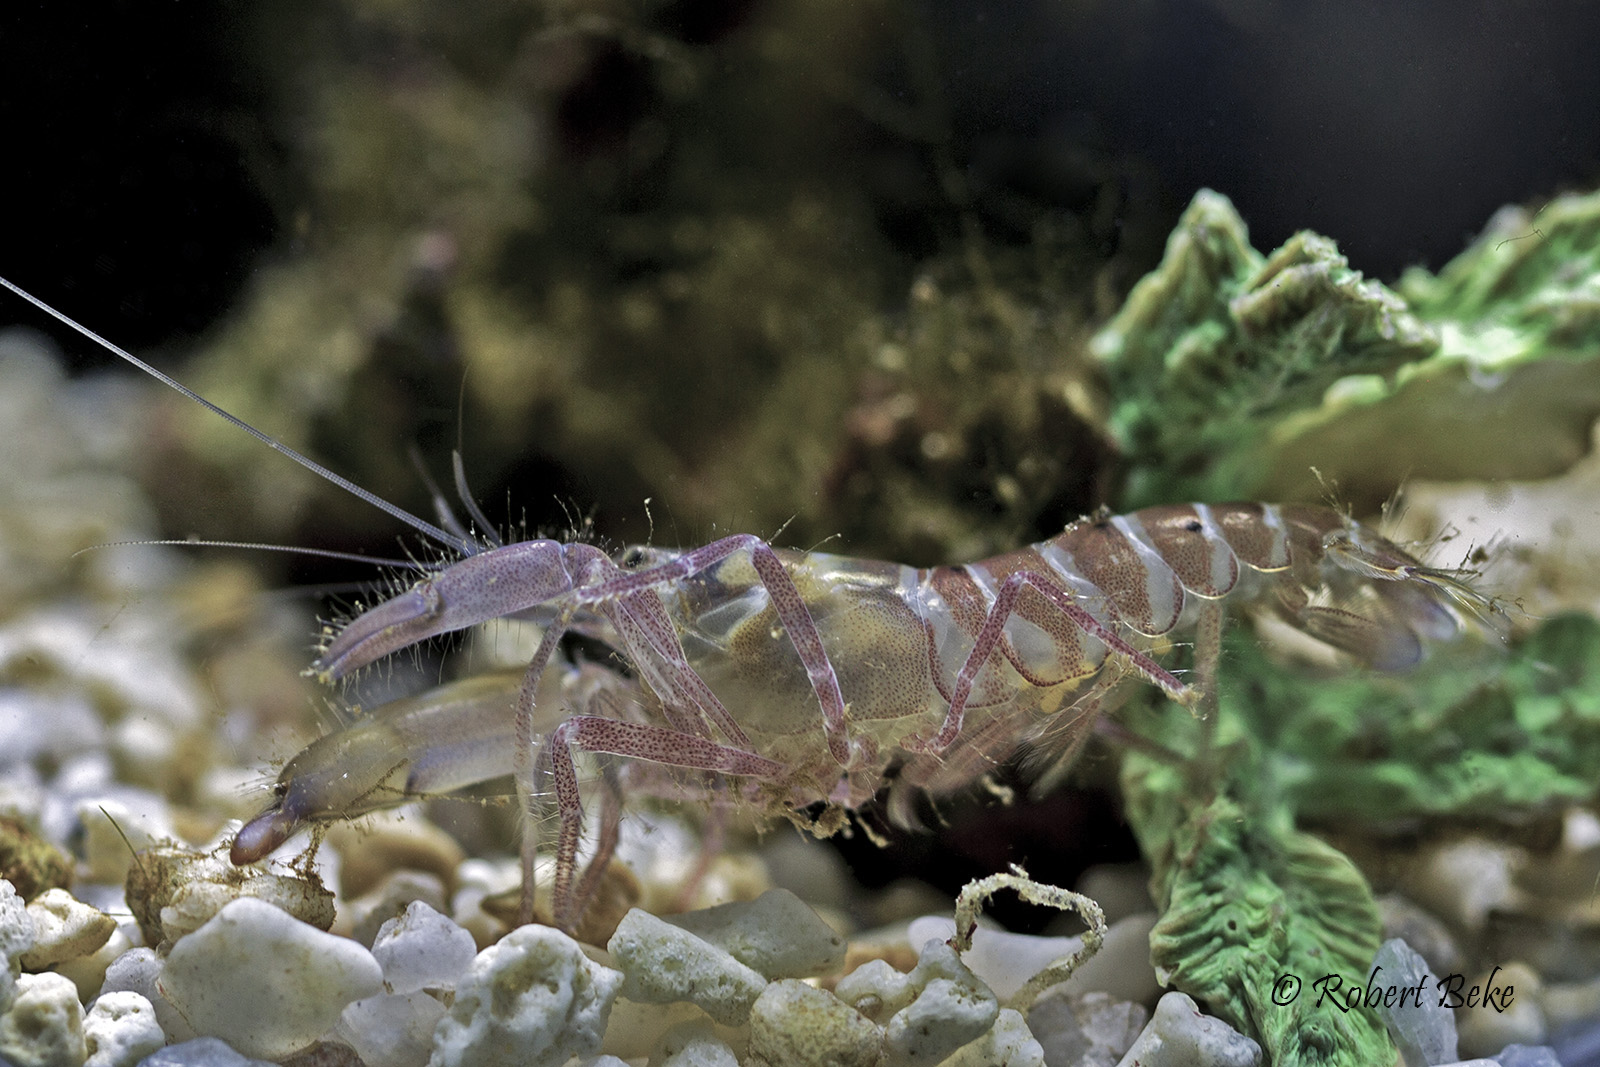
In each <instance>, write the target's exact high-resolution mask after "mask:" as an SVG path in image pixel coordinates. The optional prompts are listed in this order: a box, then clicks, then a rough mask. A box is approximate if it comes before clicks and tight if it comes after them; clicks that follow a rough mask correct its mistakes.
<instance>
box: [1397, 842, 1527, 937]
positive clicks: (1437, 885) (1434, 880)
mask: <svg viewBox="0 0 1600 1067" xmlns="http://www.w3.org/2000/svg"><path fill="white" fill-rule="evenodd" d="M1526 863H1527V854H1526V853H1525V852H1524V851H1523V850H1522V849H1519V848H1513V847H1511V846H1509V845H1502V844H1499V843H1497V842H1492V841H1484V840H1482V839H1479V838H1468V839H1466V840H1463V841H1455V842H1451V843H1450V844H1446V845H1441V846H1439V847H1437V848H1435V849H1433V850H1431V851H1430V852H1428V853H1427V854H1426V855H1425V856H1424V857H1423V859H1422V861H1421V862H1420V863H1416V864H1414V865H1411V866H1408V868H1407V875H1406V888H1407V895H1408V896H1410V897H1411V898H1412V899H1414V900H1416V901H1417V902H1418V903H1420V904H1421V905H1423V906H1424V907H1425V908H1427V909H1428V910H1430V911H1432V912H1433V913H1434V914H1436V915H1439V916H1441V917H1443V918H1444V919H1446V920H1448V921H1450V922H1453V923H1455V924H1456V925H1457V926H1460V927H1462V928H1464V929H1466V930H1470V931H1474V932H1476V931H1477V930H1479V929H1481V928H1482V927H1483V921H1484V918H1485V917H1486V916H1487V915H1488V914H1489V912H1490V911H1491V910H1494V909H1505V910H1515V905H1516V904H1517V903H1519V901H1520V899H1521V893H1520V891H1519V890H1518V889H1517V888H1516V880H1517V875H1518V873H1519V872H1520V871H1521V869H1522V868H1523V867H1524V866H1525V865H1526Z"/></svg>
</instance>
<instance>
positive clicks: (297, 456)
mask: <svg viewBox="0 0 1600 1067" xmlns="http://www.w3.org/2000/svg"><path fill="white" fill-rule="evenodd" d="M0 285H3V286H5V287H6V288H7V289H9V290H11V291H12V292H13V293H16V294H17V295H18V296H20V297H22V299H24V300H26V301H27V302H28V303H30V304H32V305H33V306H34V307H36V308H38V309H39V310H40V311H43V312H44V313H45V314H46V315H49V316H50V317H51V318H53V319H55V320H56V321H57V322H60V323H62V324H63V325H66V326H70V327H71V328H72V329H74V330H76V331H78V333H80V334H82V335H83V336H84V337H87V338H88V339H89V340H91V341H93V342H94V343H95V344H97V345H99V346H100V347H101V348H104V349H105V350H106V351H107V352H113V353H115V354H117V355H118V356H121V357H122V358H123V359H125V360H127V361H128V362H129V363H132V364H133V365H134V366H135V367H138V368H139V369H140V370H142V371H144V372H145V373H146V374H148V375H150V376H151V377H152V378H154V379H156V380H157V381H159V382H162V383H164V384H166V385H169V386H171V387H172V388H173V389H176V390H177V391H178V392H180V393H182V394H183V395H184V396H186V397H188V398H189V399H190V400H193V401H194V402H195V403H196V404H199V405H200V406H201V407H204V408H206V409H208V410H210V411H211V412H212V413H213V414H215V415H219V416H221V417H222V418H224V419H226V420H228V421H229V422H231V423H233V424H234V425H235V426H237V427H239V429H241V430H243V431H244V432H245V433H247V434H249V435H250V436H251V437H254V438H255V439H256V440H257V441H260V442H261V443H262V444H264V445H266V446H267V447H268V448H270V449H272V450H273V451H275V452H281V453H283V454H284V455H285V456H288V457H289V458H290V459H292V460H294V461H295V462H296V463H298V464H300V466H302V467H304V468H305V469H306V470H308V471H310V472H311V473H312V474H315V475H317V476H318V477H321V478H324V479H326V480H327V481H329V482H332V483H333V484H334V485H337V486H338V487H339V488H340V489H343V490H344V491H345V492H347V493H350V494H352V495H354V496H357V497H360V498H361V499H362V500H365V501H366V502H367V503H368V504H371V505H372V506H373V507H375V508H378V509H380V510H382V511H386V512H388V513H389V514H390V515H392V516H394V517H395V518H397V519H399V520H400V521H401V522H403V523H405V524H406V525H407V526H410V527H411V528H412V529H414V530H417V531H419V532H420V533H423V534H426V535H427V536H428V537H431V538H433V539H434V540H435V541H438V542H439V543H440V544H443V545H449V546H450V547H451V548H453V549H455V550H456V551H457V552H460V553H462V554H463V555H467V556H472V555H476V554H477V553H479V552H481V551H482V550H483V546H482V545H478V544H475V543H473V542H471V541H468V540H466V539H465V538H461V537H457V536H456V535H455V534H452V533H448V532H446V531H444V530H441V529H440V528H439V527H437V526H435V525H434V524H433V523H431V522H428V521H427V520H425V519H419V518H417V516H415V515H413V514H411V512H409V511H407V510H406V509H405V508H402V507H400V506H398V505H396V504H391V503H389V502H388V501H387V500H385V499H383V497H381V496H379V495H378V494H376V493H374V492H372V491H371V490H368V489H363V488H361V486H359V485H357V484H356V483H355V482H352V481H351V480H350V479H348V478H346V477H344V476H343V475H339V474H335V473H334V472H333V471H331V470H329V469H328V468H327V467H324V466H323V465H322V464H320V463H318V462H317V461H316V460H314V459H312V458H310V457H309V456H306V455H304V454H302V453H300V452H297V451H295V450H294V449H292V448H290V447H289V446H288V445H286V444H284V443H283V442H282V441H279V440H278V439H277V438H275V437H272V436H271V435H269V434H265V433H262V432H261V431H260V430H258V429H256V428H255V427H254V426H251V425H250V424H249V423H248V422H245V421H244V420H243V419H241V418H239V416H237V415H235V414H233V413H232V412H230V411H227V410H225V409H223V408H220V407H218V406H217V405H215V404H213V403H212V402H211V401H209V400H207V399H206V398H205V397H203V396H201V395H200V394H199V393H197V392H195V391H194V390H193V389H190V388H189V387H188V386H187V385H184V384H183V383H182V382H180V381H178V380H177V379H176V378H173V377H171V376H170V375H168V374H166V373H164V372H162V371H159V370H157V369H156V368H154V367H152V366H151V365H150V364H148V363H146V362H145V361H144V360H142V359H140V358H139V357H138V356H136V355H134V354H133V353H132V352H129V351H128V350H127V349H124V348H119V347H118V346H116V345H114V344H112V343H111V342H110V341H108V340H106V339H105V338H104V337H101V336H100V335H99V334H97V333H95V332H94V331H93V330H91V329H89V328H88V327H87V326H84V325H83V324H82V323H79V322H77V321H76V320H74V319H71V318H69V317H68V316H66V315H64V314H62V313H61V312H59V311H57V310H56V309H55V308H53V307H51V306H50V305H49V304H46V303H45V302H44V301H43V300H40V299H39V298H38V297H36V296H34V295H33V294H32V293H30V292H28V291H27V290H25V289H22V288H20V287H18V286H17V285H15V284H13V283H12V282H10V281H7V280H6V279H5V278H0Z"/></svg>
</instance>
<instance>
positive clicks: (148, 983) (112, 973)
mask: <svg viewBox="0 0 1600 1067" xmlns="http://www.w3.org/2000/svg"><path fill="white" fill-rule="evenodd" d="M161 968H162V959H161V957H160V956H158V955H157V954H156V950H155V949H153V948H136V949H133V950H131V951H128V952H124V953H123V954H122V955H120V956H118V957H117V958H116V959H114V960H112V961H111V966H109V967H107V968H106V980H105V981H104V982H103V983H101V985H100V995H101V996H102V997H103V996H105V995H107V994H108V993H117V992H123V991H126V992H130V993H137V994H139V995H140V996H141V997H144V998H145V999H146V1000H148V1001H149V1002H150V1004H151V1006H152V1007H154V1008H155V1010H156V1021H157V1022H159V1023H160V1024H161V1029H162V1030H163V1031H165V1032H166V1035H167V1040H168V1041H172V1042H183V1041H189V1040H191V1039H192V1038H194V1037H195V1032H194V1027H192V1026H190V1025H189V1024H188V1023H187V1022H186V1021H185V1020H184V1018H183V1016H182V1015H179V1014H178V1009H176V1008H174V1007H173V1006H172V1005H171V1004H169V1003H167V998H165V997H163V996H162V995H161V991H160V990H159V989H157V988H156V980H157V979H158V978H160V977H161Z"/></svg>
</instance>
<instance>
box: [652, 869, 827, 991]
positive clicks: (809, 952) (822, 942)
mask: <svg viewBox="0 0 1600 1067" xmlns="http://www.w3.org/2000/svg"><path fill="white" fill-rule="evenodd" d="M666 921H667V922H669V923H671V924H672V925H673V926H676V927H678V928H679V929H681V930H687V931H689V932H690V933H691V934H694V935H695V936H696V937H699V938H701V939H702V940H704V941H708V942H710V943H711V944H713V945H716V946H717V947H718V948H720V949H723V950H724V951H726V952H727V953H728V955H730V956H732V957H733V958H734V959H736V960H738V961H739V962H740V963H742V964H744V965H745V966H746V967H749V968H751V969H752V970H755V971H759V972H760V973H761V974H763V975H765V976H766V977H768V978H810V977H812V976H814V975H819V974H829V973H831V972H833V971H835V970H837V969H838V968H839V965H840V964H842V963H844V954H845V948H846V942H845V939H844V938H842V937H840V936H839V935H838V934H837V933H835V932H834V931H833V928H832V927H830V926H829V925H828V924H827V923H825V922H823V921H822V919H821V918H820V917H819V916H818V915H817V913H816V912H815V911H812V910H811V907H810V906H809V905H808V904H806V903H805V902H804V901H803V900H801V899H800V898H799V897H797V896H795V895H794V894H793V893H791V892H789V890H787V889H769V890H767V891H766V892H765V893H762V894H761V895H760V896H759V897H757V898H756V899H755V900H751V901H735V902H734V903H731V904H719V905H717V906H716V907H713V908H704V909H702V910H700V911H690V912H685V913H683V914H681V915H671V916H668V917H667V918H666Z"/></svg>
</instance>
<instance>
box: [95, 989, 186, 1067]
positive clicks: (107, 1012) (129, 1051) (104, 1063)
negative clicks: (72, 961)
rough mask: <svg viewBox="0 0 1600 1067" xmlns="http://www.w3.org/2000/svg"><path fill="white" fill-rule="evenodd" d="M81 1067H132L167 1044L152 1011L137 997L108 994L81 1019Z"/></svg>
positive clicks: (152, 1008)
mask: <svg viewBox="0 0 1600 1067" xmlns="http://www.w3.org/2000/svg"><path fill="white" fill-rule="evenodd" d="M83 1040H84V1045H85V1047H86V1048H87V1049H88V1052H89V1058H88V1060H87V1061H85V1063H84V1067H134V1064H136V1063H138V1062H139V1061H140V1060H142V1059H144V1058H145V1057H146V1056H148V1055H150V1054H151V1053H152V1052H154V1051H156V1049H158V1048H161V1047H163V1046H164V1045H166V1043H167V1035H166V1034H165V1033H163V1032H162V1030H161V1023H159V1022H158V1021H157V1020H156V1009H155V1007H154V1006H153V1005H152V1004H151V1003H150V1002H149V1001H148V1000H146V999H145V998H144V997H141V996H140V995H139V994H137V993H130V992H127V991H123V992H117V993H107V994H106V995H105V996H103V997H101V998H99V999H98V1000H96V1001H95V1002H94V1004H93V1005H91V1006H90V1008H89V1014H88V1015H86V1016H84V1019H83Z"/></svg>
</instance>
